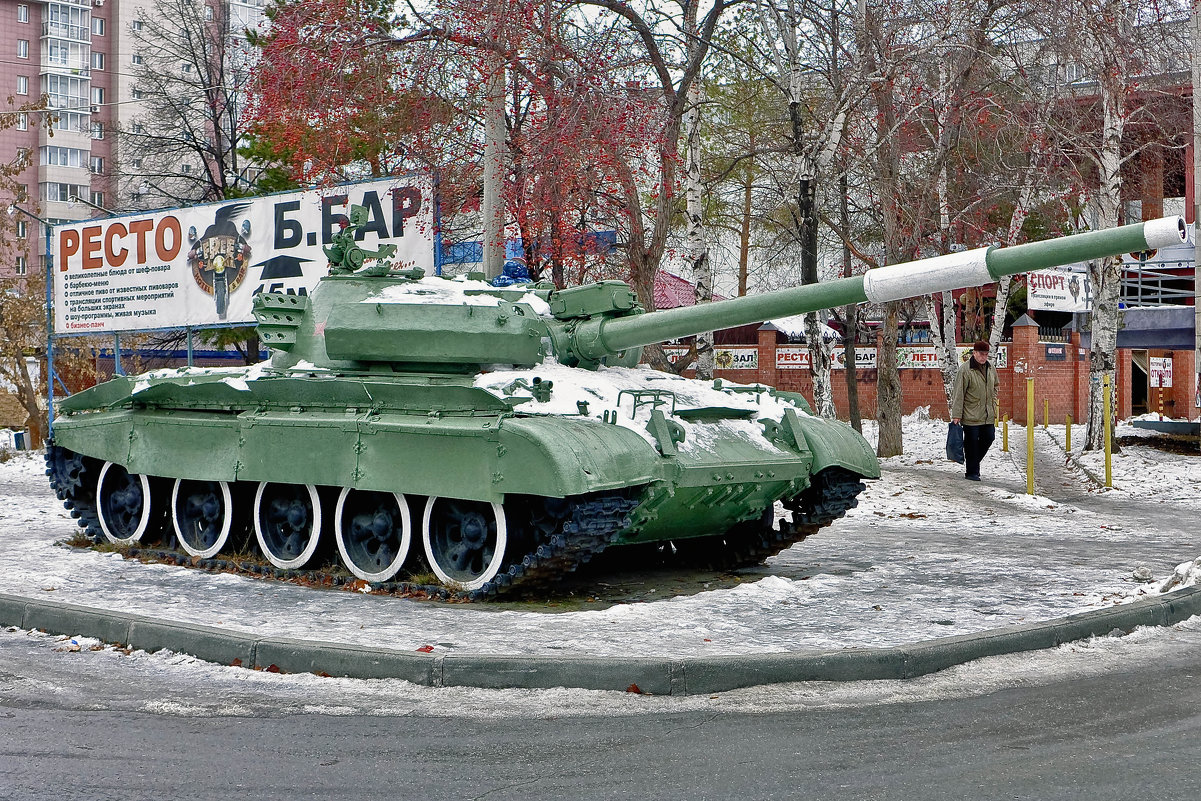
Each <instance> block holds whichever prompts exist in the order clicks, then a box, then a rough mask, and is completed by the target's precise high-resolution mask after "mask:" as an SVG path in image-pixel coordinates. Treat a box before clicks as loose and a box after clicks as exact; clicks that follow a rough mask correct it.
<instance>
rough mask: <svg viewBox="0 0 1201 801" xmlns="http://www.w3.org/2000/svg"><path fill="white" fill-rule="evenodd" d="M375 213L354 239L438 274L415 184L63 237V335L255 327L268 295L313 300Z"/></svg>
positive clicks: (119, 224) (351, 188)
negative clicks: (347, 235)
mask: <svg viewBox="0 0 1201 801" xmlns="http://www.w3.org/2000/svg"><path fill="white" fill-rule="evenodd" d="M351 205H359V206H364V207H365V208H366V209H367V214H368V217H367V224H366V225H365V226H364V228H363V229H362V230H361V231H360V232H359V234H358V235H357V237H356V239H357V240H358V241H360V242H361V244H362V246H363V248H364V249H366V250H369V251H371V250H375V249H377V248H378V247H379V245H380V244H382V243H391V244H394V245H396V247H397V250H396V255H395V256H393V257H392V263H393V264H394V265H395V266H396V267H397V268H399V269H407V268H410V267H421V268H423V269H424V270H426V272H432V271H433V269H434V218H433V206H434V203H433V189H432V186H431V184H430V182H429V181H428V180H426V179H424V178H419V177H414V176H407V177H398V178H388V179H383V180H377V181H369V182H365V183H358V184H346V185H341V186H335V187H330V188H328V189H324V190H308V191H303V192H289V193H284V194H278V195H269V196H267V197H258V198H243V199H238V200H229V201H225V202H222V203H210V204H207V205H204V206H192V207H188V208H181V209H168V210H165V211H155V212H146V213H143V214H128V215H123V216H120V217H109V218H104V219H98V220H87V221H84V222H77V223H71V224H69V225H59V226H55V228H54V233H53V235H52V237H51V242H52V246H51V251H52V258H53V268H52V272H53V276H54V279H53V282H54V332H55V334H93V333H113V332H122V331H137V330H145V329H157V328H183V327H187V326H195V327H203V326H211V325H222V324H230V325H238V324H252V323H253V322H254V317H253V315H252V314H251V305H252V300H253V297H254V296H255V295H257V294H258V293H260V292H285V293H295V294H308V292H309V291H310V290H311V289H312V288H313V287H314V286H316V284H317V281H318V280H319V279H320V278H321V277H322V276H323V275H325V274H326V272H327V264H328V263H327V259H326V256H325V253H324V251H323V250H322V247H323V246H324V245H328V244H330V243H331V242H332V241H333V237H334V234H336V233H338V231H339V230H341V227H342V225H343V224H344V223H346V222H348V215H349V213H350V207H351Z"/></svg>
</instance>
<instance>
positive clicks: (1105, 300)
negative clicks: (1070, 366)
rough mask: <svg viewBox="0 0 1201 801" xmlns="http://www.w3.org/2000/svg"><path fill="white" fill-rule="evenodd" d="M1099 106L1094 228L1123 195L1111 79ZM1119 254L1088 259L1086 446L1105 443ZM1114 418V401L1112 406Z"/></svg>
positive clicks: (1118, 110) (1113, 219)
mask: <svg viewBox="0 0 1201 801" xmlns="http://www.w3.org/2000/svg"><path fill="white" fill-rule="evenodd" d="M1101 106H1102V109H1103V115H1104V117H1103V123H1102V125H1103V127H1102V142H1101V152H1100V158H1099V163H1098V167H1099V171H1100V176H1099V177H1100V182H1101V185H1100V187H1099V191H1098V193H1097V228H1098V229H1102V230H1103V229H1106V228H1113V227H1116V226H1117V225H1118V223H1119V221H1120V218H1121V214H1120V209H1121V201H1122V172H1121V170H1122V129H1123V127H1124V125H1123V114H1122V95H1121V91H1120V88H1119V87H1114V86H1113V85H1112V82H1111V81H1110V80H1105V79H1103V80H1102V81H1101ZM1121 265H1122V260H1121V259H1120V258H1108V259H1098V260H1096V261H1092V262H1089V265H1088V272H1089V278H1090V279H1091V280H1092V285H1093V308H1092V313H1091V315H1090V317H1089V319H1090V323H1091V326H1090V327H1091V329H1092V348H1091V351H1090V353H1089V361H1088V428H1087V435H1086V444H1085V448H1086V449H1087V450H1096V449H1099V448H1102V447H1104V443H1105V422H1104V416H1103V415H1104V403H1103V401H1104V395H1103V393H1102V391H1101V389H1102V380H1103V376H1109V389H1110V395H1111V398H1110V400H1111V402H1112V399H1113V394H1114V390H1115V389H1116V385H1117V381H1116V378H1117V375H1116V367H1117V345H1118V301H1119V300H1120V298H1121V282H1122V269H1121ZM1113 411H1114V413H1115V415H1114V416H1115V418H1116V411H1117V410H1116V406H1115V407H1114V409H1113Z"/></svg>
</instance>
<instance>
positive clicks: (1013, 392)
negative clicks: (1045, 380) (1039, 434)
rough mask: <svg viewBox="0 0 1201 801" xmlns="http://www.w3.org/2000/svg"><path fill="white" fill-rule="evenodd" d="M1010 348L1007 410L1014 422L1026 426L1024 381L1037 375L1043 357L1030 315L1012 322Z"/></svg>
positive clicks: (1035, 325)
mask: <svg viewBox="0 0 1201 801" xmlns="http://www.w3.org/2000/svg"><path fill="white" fill-rule="evenodd" d="M1011 347H1012V348H1013V352H1012V353H1011V354H1010V355H1009V361H1010V363H1011V364H1012V365H1013V382H1012V384H1013V385H1012V386H1011V387H1010V391H1009V408H1010V409H1012V410H1013V411H1012V415H1013V420H1014V422H1016V423H1020V424H1021V425H1026V379H1028V378H1035V377H1036V376H1037V375H1038V368H1039V366H1040V365H1041V364H1042V357H1043V354H1042V353H1040V352H1039V349H1038V323H1036V322H1034V320H1033V319H1032V318H1031V317H1030V315H1028V314H1023V315H1022V316H1021V317H1019V318H1018V319H1017V321H1016V322H1014V324H1013V345H1012V346H1011ZM1037 393H1038V388H1037V386H1036V387H1035V394H1037Z"/></svg>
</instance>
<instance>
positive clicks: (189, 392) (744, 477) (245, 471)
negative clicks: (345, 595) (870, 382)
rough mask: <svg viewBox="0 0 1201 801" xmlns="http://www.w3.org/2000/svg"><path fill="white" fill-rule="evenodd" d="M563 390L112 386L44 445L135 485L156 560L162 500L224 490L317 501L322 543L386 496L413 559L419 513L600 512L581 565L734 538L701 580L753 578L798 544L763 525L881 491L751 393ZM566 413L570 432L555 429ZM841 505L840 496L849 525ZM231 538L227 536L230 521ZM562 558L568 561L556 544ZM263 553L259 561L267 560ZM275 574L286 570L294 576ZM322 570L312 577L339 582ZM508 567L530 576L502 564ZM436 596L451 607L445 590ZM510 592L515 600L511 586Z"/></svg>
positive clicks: (286, 377) (418, 565) (847, 432)
mask: <svg viewBox="0 0 1201 801" xmlns="http://www.w3.org/2000/svg"><path fill="white" fill-rule="evenodd" d="M564 371H566V373H564ZM578 372H580V371H578V370H574V369H573V368H567V367H563V366H560V365H554V366H543V367H541V368H537V369H533V368H530V369H510V370H507V371H493V372H487V373H482V374H477V375H469V376H462V375H450V376H445V375H434V374H431V375H419V376H418V375H413V374H405V375H404V376H400V377H389V376H384V375H377V374H373V373H371V372H363V373H350V372H345V371H338V372H332V371H324V370H316V369H306V368H295V367H292V368H281V369H276V368H271V367H256V368H247V369H244V370H202V369H198V370H176V371H159V372H157V373H150V374H147V375H144V376H138V377H132V378H126V377H121V378H117V379H114V380H113V381H110V382H107V383H105V384H101V385H99V386H97V387H94V388H93V389H91V390H86V391H84V392H81V393H78V394H76V395H74V396H72V397H71V398H69V399H67V400H66V401H65V402H64V403H63V404H62V405H61V406H60V417H59V420H58V423H57V425H56V428H55V440H54V445H55V448H56V452H57V453H59V454H65V455H67V458H70V457H71V456H78V457H80V458H83V459H85V460H86V463H87V465H88V466H89V469H88V470H86V471H84V472H86V473H87V475H86V481H85V483H87V484H95V483H96V482H97V481H98V480H99V477H98V476H99V472H100V470H101V468H102V466H103V465H109V464H111V465H113V466H116V467H119V468H121V469H122V470H123V471H124V473H126V474H128V475H130V476H133V477H135V478H137V477H143V476H144V477H147V478H148V483H147V488H146V495H147V498H146V500H145V503H146V504H147V505H148V506H155V507H156V508H155V512H154V514H152V515H150V516H149V518H150V521H151V522H150V523H149V524H148V526H147V530H146V531H143V532H139V533H138V535H137V537H136V538H135V540H134V541H135V542H138V543H142V542H149V541H152V540H153V539H155V538H156V537H158V538H160V539H166V540H167V541H168V543H167V544H168V545H169V544H170V539H171V535H172V530H173V529H174V530H175V532H176V533H177V535H178V530H179V528H178V526H177V525H175V523H176V521H175V520H174V519H173V518H174V517H177V516H179V514H181V513H180V512H179V509H178V507H177V506H172V505H171V503H170V501H169V500H168V495H170V493H171V492H172V491H173V490H174V488H175V487H176V486H177V485H179V486H182V487H196V486H202V485H203V486H216V487H222V488H228V492H229V494H230V497H233V498H237V497H241V498H245V499H248V498H251V497H253V496H255V495H257V494H259V493H260V488H261V487H268V486H291V487H313V488H314V496H315V498H316V500H315V501H314V503H313V504H311V505H312V506H314V507H321V508H322V509H323V517H324V519H325V523H324V524H323V525H324V528H325V529H329V528H330V525H329V520H330V518H333V517H334V516H335V511H334V507H335V505H336V503H337V501H336V499H338V498H341V497H342V495H343V494H344V493H346V492H348V491H353V492H355V493H360V494H362V496H363V497H366V496H367V494H371V493H375V494H383V495H392V494H395V495H397V496H400V497H402V498H403V499H404V501H405V503H406V504H407V511H408V516H409V518H410V529H411V531H410V538H411V539H412V540H413V541H421V542H422V544H424V542H425V540H426V539H429V538H430V537H433V539H434V541H435V542H436V541H437V535H436V533H433V534H431V533H430V532H429V531H426V530H425V529H426V528H435V527H436V525H431V523H430V521H428V520H426V519H425V515H424V512H425V510H426V507H427V505H429V504H431V500H430V499H436V502H437V503H439V504H440V503H443V502H444V501H445V502H451V501H454V502H463V503H465V504H475V506H473V507H471V508H473V509H487V508H490V507H491V508H496V509H501V510H506V509H507V508H508V507H509V506H510V505H513V504H516V505H517V506H520V507H522V508H524V507H525V506H526V505H528V504H529V503H530V501H529V499H531V498H534V499H538V501H537V503H539V504H547V503H550V502H552V501H558V502H562V503H564V504H585V505H589V504H591V505H592V506H588V508H593V507H594V506H595V504H597V503H599V502H600V501H598V500H597V499H606V498H607V499H618V500H616V501H614V503H617V505H618V507H619V509H618V512H617V513H615V514H611V515H610V516H611V517H612V518H613V519H611V520H609V521H608V522H607V523H606V525H607V526H608V527H607V528H606V530H605V531H603V532H602V533H601V534H600V540H601V542H599V543H596V542H593V543H592V544H591V545H589V546H588V548H586V549H585V550H586V553H584V554H581V555H580V563H582V562H583V561H587V560H588V559H590V558H592V557H593V556H595V555H596V554H598V553H600V552H601V551H603V550H605V549H606V548H611V547H615V546H622V545H641V546H651V547H658V548H666V549H670V550H677V549H680V548H681V544H682V543H684V542H685V541H690V542H703V541H711V540H716V539H718V538H724V537H726V536H727V535H728V534H729V533H730V532H731V531H737V530H742V529H745V532H744V533H743V534H740V535H739V541H738V542H735V541H734V540H731V544H730V545H729V546H728V547H727V546H725V545H722V546H721V547H719V548H717V549H716V550H717V551H719V552H721V556H722V558H721V559H720V560H717V561H720V562H722V563H723V564H727V565H728V564H731V563H742V562H746V561H747V560H751V562H750V563H754V562H757V561H759V560H760V559H762V558H763V555H764V554H763V553H761V551H762V541H763V540H764V536H762V535H764V533H765V532H767V533H768V536H767V537H766V539H768V540H772V539H778V540H779V542H778V543H776V546H775V547H773V548H771V549H770V550H771V552H775V551H777V550H779V548H780V547H786V546H787V545H788V544H790V543H791V542H793V541H796V540H797V539H799V538H800V536H801V534H800V532H799V530H798V531H797V532H792V533H791V534H790V533H788V531H787V529H788V523H787V521H785V522H784V523H783V524H782V525H781V524H780V523H778V522H777V521H776V518H777V517H778V516H779V515H778V512H779V511H780V509H779V508H778V507H777V503H785V504H788V503H792V504H793V505H794V506H795V505H796V504H795V503H794V499H796V498H798V497H800V496H801V495H802V494H803V493H804V491H805V490H807V489H808V488H810V486H811V483H812V476H813V475H814V474H815V473H820V472H821V471H823V470H826V469H828V468H834V469H837V470H842V471H844V473H845V476H846V482H847V483H848V484H851V485H854V486H856V487H861V486H862V485H861V483H859V482H860V480H861V479H863V478H873V477H877V476H878V475H879V465H878V463H877V461H876V458H875V456H874V455H873V454H872V452H871V450H870V448H869V447H868V446H867V444H866V443H865V442H863V440H862V439H861V438H859V437H858V435H857V434H855V433H854V432H853V431H852V430H851V429H850V427H849V426H846V425H845V424H842V423H838V422H832V421H825V420H819V419H818V418H815V417H813V416H811V415H810V414H809V413H808V411H807V410H806V409H805V408H804V407H803V401H802V402H801V404H800V405H798V404H797V403H796V402H794V401H793V400H792V399H791V398H792V396H785V397H777V396H775V395H774V394H773V393H772V392H771V391H770V390H769V388H767V387H737V386H734V385H727V386H724V387H722V388H720V389H714V388H713V387H712V385H710V384H707V383H705V382H697V381H692V380H689V379H683V378H679V377H675V376H673V377H666V376H664V375H662V374H659V373H656V372H654V371H650V370H645V369H628V368H610V369H607V370H600V371H596V372H589V373H587V377H588V380H586V381H583V382H579V381H578V380H577V381H575V382H573V385H572V386H570V387H569V386H566V384H567V383H569V382H567V381H565V380H564V378H565V375H566V377H568V378H574V377H575V376H574V374H575V373H578ZM556 379H557V381H558V384H556V386H557V387H559V388H557V389H556V390H555V391H554V395H553V397H549V398H546V399H545V400H540V399H539V398H538V397H535V396H534V394H533V392H532V391H531V390H530V389H528V388H534V387H537V386H538V384H540V383H542V382H543V381H545V382H546V384H547V385H550V384H553V383H554V382H555V380H556ZM514 387H517V388H516V389H513V388H514ZM506 392H511V393H512V394H511V395H506ZM648 399H649V400H648ZM589 402H591V404H590V403H589ZM598 406H599V407H601V411H600V412H599V413H598V412H597V411H596V409H597V407H598ZM564 408H566V409H569V410H574V414H564V413H562V412H563V409H564ZM60 461H61V458H60ZM51 479H52V483H55V482H56V481H58V479H57V478H56V476H55V475H52V477H51ZM135 483H136V482H135ZM56 489H59V487H58V486H56ZM89 489H90V492H89ZM174 491H177V490H174ZM60 494H61V492H60ZM853 501H854V493H852V494H851V495H850V496H849V498H848V502H847V505H846V506H847V508H849V506H850V505H853ZM72 503H74V504H75V505H76V506H78V507H79V508H81V509H84V512H83V513H82V514H81V524H82V525H84V526H85V527H86V528H87V529H88V531H89V534H90V535H91V536H93V537H94V538H100V537H102V536H103V537H105V538H107V539H110V540H113V541H120V540H121V538H120V537H112V536H108V534H107V532H106V531H105V530H104V527H103V526H101V525H100V520H101V519H102V518H103V517H104V515H103V513H102V512H101V511H100V510H99V509H92V510H90V511H89V510H88V509H87V507H89V504H90V505H91V507H100V506H102V504H100V502H99V499H98V497H97V490H96V489H95V488H89V487H85V488H84V490H83V492H82V493H81V494H80V496H79V497H78V498H73V499H72ZM243 506H244V508H243V509H242V510H241V512H240V513H241V514H242V515H243V516H244V517H251V518H254V517H255V515H256V514H258V515H260V516H261V510H256V509H252V508H251V505H250V503H249V501H246V502H245V503H244V504H243ZM842 511H845V508H844V509H841V510H840V511H839V512H838V513H837V514H834V515H830V516H829V519H828V520H824V521H823V522H822V524H823V525H824V524H826V523H829V522H831V521H832V520H833V519H834V518H835V517H836V516H838V515H840V514H841V512H842ZM310 513H312V512H310ZM503 514H505V516H506V521H505V522H506V525H508V524H510V523H511V521H510V520H509V519H508V518H509V517H510V515H509V514H508V513H507V512H503ZM601 516H602V517H603V516H604V515H603V514H602V515H601ZM784 517H785V518H787V517H788V515H787V514H785V515H784ZM255 519H257V518H255ZM156 520H157V521H158V522H157V526H158V529H159V531H158V532H157V533H156V532H155V531H154V527H155V523H154V521H156ZM231 525H232V527H233V528H235V529H237V528H238V527H239V526H238V524H237V521H235V522H234V523H233V524H231ZM748 526H749V528H748ZM252 527H253V526H251V525H250V524H249V523H245V521H243V524H242V525H241V528H243V529H247V530H248V529H250V528H252ZM567 527H568V528H569V529H570V528H571V527H572V526H571V525H570V523H568V524H567ZM586 527H587V526H585V528H586ZM781 528H783V529H784V530H785V533H784V534H780V533H778V532H779V531H780V530H781ZM813 530H816V527H814V526H810V528H808V529H806V530H805V533H804V535H805V536H807V535H808V534H809V533H812V531H813ZM770 532H776V533H770ZM568 534H570V532H568ZM748 535H749V539H748ZM553 536H554V535H552V537H553ZM560 536H562V535H560ZM588 536H589V537H592V538H594V539H595V538H596V536H597V533H596V532H591V533H590V534H589V535H588ZM313 537H314V538H315V539H320V538H322V537H324V538H325V539H327V540H328V539H329V538H330V532H329V531H328V530H325V531H321V530H315V531H314V532H313ZM539 539H540V538H539V537H534V538H533V539H532V540H530V541H529V542H528V543H525V544H522V545H518V546H515V547H516V548H519V549H520V548H527V547H529V548H531V549H532V550H533V551H534V552H536V551H537V549H538V547H539V546H544V545H545V544H546V542H544V541H539ZM541 539H542V540H545V539H546V537H541ZM339 542H341V541H340V540H339ZM563 544H564V546H565V547H567V548H570V547H571V545H572V542H571V537H570V536H565V537H564V543H563ZM752 546H753V547H752ZM264 547H266V548H268V552H269V547H270V542H269V541H268V543H267V545H266V546H264ZM431 547H436V546H431ZM328 550H330V549H327V551H328ZM411 550H412V551H414V552H415V553H416V558H414V559H412V560H410V564H409V565H408V566H407V567H406V568H405V569H404V570H401V571H398V572H396V573H394V574H392V575H391V576H389V577H388V579H390V580H400V579H403V578H404V577H405V576H406V575H409V574H410V573H414V572H423V571H425V570H426V568H427V567H428V566H429V562H430V560H431V557H430V556H427V557H426V559H424V560H421V559H420V558H419V557H420V551H418V550H417V547H416V546H414V547H412V549H411ZM684 550H686V549H684ZM710 550H713V549H712V548H711V549H710ZM743 552H746V553H743ZM631 553H633V552H631ZM739 554H742V555H741V556H739ZM276 555H277V556H279V557H280V558H279V561H282V562H285V563H288V562H291V561H294V559H295V558H299V554H296V555H293V554H292V553H291V552H286V553H283V554H282V555H280V554H276ZM713 555H714V554H709V555H708V556H706V559H709V561H713V560H712V559H711V557H712V556H713ZM314 558H317V559H319V558H320V553H319V552H317V551H315V556H314ZM329 558H330V563H329V564H328V565H327V566H326V569H328V570H332V571H334V572H337V571H338V570H341V569H344V568H347V567H352V565H343V566H338V565H337V563H336V559H334V558H333V557H329ZM432 558H433V559H437V558H438V556H437V554H434V555H433V557H432ZM740 560H741V561H740ZM344 561H345V560H344ZM507 561H508V562H511V563H515V562H523V561H530V560H529V559H528V554H526V553H525V552H522V551H516V552H514V553H512V554H510V555H509V557H508V560H507ZM535 561H537V560H535ZM559 561H560V562H563V563H565V569H564V572H566V571H567V570H568V569H570V568H573V567H574V565H567V564H566V563H569V562H570V561H571V560H570V559H563V558H559ZM314 565H315V563H311V562H308V561H306V562H305V563H304V565H303V566H305V567H306V568H309V569H311V568H312V567H314ZM301 566H302V565H297V567H301ZM629 566H630V567H636V565H634V564H631V565H629ZM486 572H488V571H486V570H484V571H480V574H481V575H482V574H483V573H486ZM542 572H543V573H545V572H546V571H542ZM500 573H501V579H502V580H503V571H500ZM472 575H473V576H474V574H472ZM543 578H544V579H545V576H544V577H543ZM496 580H497V576H496V575H493V576H490V577H489V578H488V580H487V581H485V582H484V584H483V585H481V586H479V587H470V586H468V587H466V591H467V592H468V593H469V594H470V595H472V596H473V597H485V596H489V595H492V594H495V593H497V592H503V591H506V590H507V589H509V588H510V587H509V586H496V585H495V581H496ZM443 583H446V584H448V585H450V587H451V588H452V589H463V587H460V586H457V585H456V581H455V580H453V579H452V580H451V581H447V582H443ZM457 583H458V584H461V585H470V584H471V583H472V582H470V581H466V582H457ZM523 583H525V584H527V585H529V584H530V582H529V581H528V580H527V581H525V582H522V581H513V582H511V585H512V586H520V585H522V584H523ZM539 583H541V584H545V583H547V581H546V580H542V581H540V582H539Z"/></svg>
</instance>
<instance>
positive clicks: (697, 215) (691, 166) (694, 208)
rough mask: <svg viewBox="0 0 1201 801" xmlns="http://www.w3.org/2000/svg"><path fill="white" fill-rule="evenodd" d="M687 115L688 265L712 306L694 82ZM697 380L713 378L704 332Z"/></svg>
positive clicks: (702, 299) (700, 299) (699, 338)
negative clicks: (703, 214)
mask: <svg viewBox="0 0 1201 801" xmlns="http://www.w3.org/2000/svg"><path fill="white" fill-rule="evenodd" d="M690 8H692V9H693V11H692V14H691V15H690V16H689V17H688V18H687V20H686V23H691V24H690V25H689V24H686V25H685V29H686V30H688V31H689V32H690V34H691V35H690V36H689V40H690V41H691V40H692V39H693V37H694V36H695V33H696V11H695V8H696V4H695V3H694V4H692V5H691V6H690ZM688 99H689V104H688V111H687V112H686V113H685V116H684V132H685V136H686V137H687V146H686V149H687V157H686V163H687V174H686V177H685V190H684V195H685V205H686V207H687V216H688V234H687V237H688V261H689V262H690V264H691V267H692V280H693V283H694V284H695V285H696V302H697V303H698V304H699V303H709V302H711V301H712V300H713V264H712V262H710V261H709V248H708V246H707V245H706V244H705V227H704V223H703V222H702V219H701V216H702V212H703V203H702V197H701V193H702V186H701V153H700V149H701V85H700V82H699V81H693V83H692V86H691V87H689V90H688ZM696 353H697V357H696V377H697V378H699V379H702V380H705V381H709V380H712V378H713V332H712V331H703V332H701V333H698V334H697V335H696Z"/></svg>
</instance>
